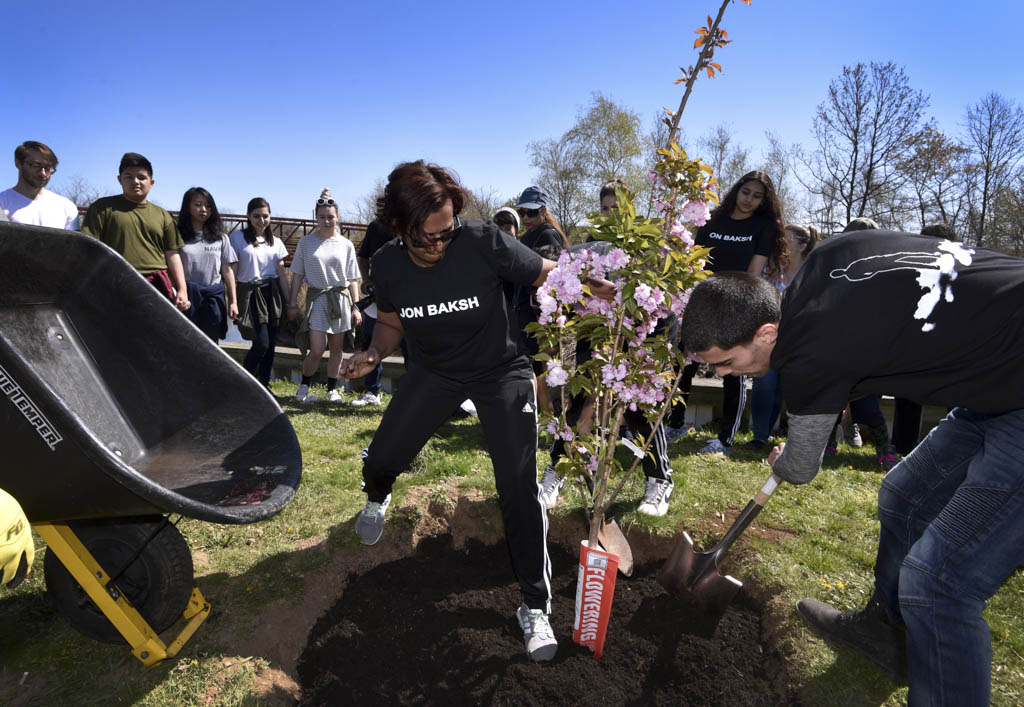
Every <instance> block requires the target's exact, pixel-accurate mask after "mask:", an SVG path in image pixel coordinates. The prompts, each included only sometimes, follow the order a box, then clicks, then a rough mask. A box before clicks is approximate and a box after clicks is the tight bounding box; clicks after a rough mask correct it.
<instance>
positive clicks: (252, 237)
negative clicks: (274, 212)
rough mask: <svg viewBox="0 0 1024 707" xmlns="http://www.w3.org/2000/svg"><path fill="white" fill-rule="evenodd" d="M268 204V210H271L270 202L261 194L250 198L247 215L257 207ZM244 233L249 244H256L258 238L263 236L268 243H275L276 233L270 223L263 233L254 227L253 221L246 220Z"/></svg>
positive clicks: (246, 210)
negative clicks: (271, 229)
mask: <svg viewBox="0 0 1024 707" xmlns="http://www.w3.org/2000/svg"><path fill="white" fill-rule="evenodd" d="M264 206H266V207H267V211H270V202H268V201H267V200H266V199H264V198H263V197H260V196H256V197H253V198H252V199H249V203H248V205H246V207H245V215H246V216H248V215H249V214H251V213H252V212H253V211H255V210H256V209H259V208H262V207H264ZM242 235H243V236H245V242H246V243H248V244H249V245H256V239H257V238H259V237H260V236H263V240H265V241H266V242H267V245H274V234H273V233H271V231H270V224H269V223H268V224H267V227H266V228H264V229H263V233H256V229H255V228H253V227H252V221H250V220H248V219H246V220H245V228H243V229H242Z"/></svg>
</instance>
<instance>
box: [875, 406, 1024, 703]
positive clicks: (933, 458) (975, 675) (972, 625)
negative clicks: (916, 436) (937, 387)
mask: <svg viewBox="0 0 1024 707" xmlns="http://www.w3.org/2000/svg"><path fill="white" fill-rule="evenodd" d="M1022 459H1024V410H1015V411H1012V412H1008V413H1003V414H1001V415H984V414H981V413H976V412H972V411H970V410H967V409H964V408H956V409H954V410H953V411H952V412H951V413H949V415H948V416H947V417H946V419H944V420H943V421H942V422H940V423H939V425H938V427H936V428H935V429H933V430H932V431H931V432H930V433H929V434H928V436H927V437H926V438H925V439H924V440H923V441H922V442H921V444H919V445H918V446H917V448H916V449H914V451H913V452H911V453H910V455H909V456H907V458H906V459H904V460H903V461H902V462H901V463H900V464H898V465H897V466H896V467H895V468H893V470H892V471H890V472H889V474H888V475H886V477H885V479H884V480H883V482H882V488H881V491H880V492H879V495H878V519H879V521H880V522H881V525H882V530H881V537H880V538H879V542H878V558H877V560H876V563H875V589H876V592H877V594H878V597H879V599H880V600H881V601H882V603H883V604H884V605H885V606H886V608H887V609H888V611H889V613H890V615H891V616H892V617H893V618H902V620H903V621H904V623H905V624H906V627H907V664H908V669H909V675H910V696H909V704H910V705H911V706H913V705H957V706H958V707H960V706H963V707H966V706H968V705H987V704H988V703H989V692H990V689H991V670H992V638H991V635H990V633H989V629H988V624H987V623H985V620H984V619H983V618H982V616H981V612H982V609H984V608H985V602H986V601H987V600H988V599H989V597H991V596H992V595H993V594H995V593H996V592H997V591H998V590H999V587H1000V586H1001V585H1002V583H1003V582H1004V581H1005V580H1006V578H1007V577H1009V576H1010V575H1011V574H1012V573H1013V572H1014V570H1016V568H1017V566H1018V565H1020V564H1021V563H1022V562H1024V466H1022V461H1021V460H1022Z"/></svg>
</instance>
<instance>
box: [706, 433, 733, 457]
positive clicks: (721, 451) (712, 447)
mask: <svg viewBox="0 0 1024 707" xmlns="http://www.w3.org/2000/svg"><path fill="white" fill-rule="evenodd" d="M731 450H732V447H727V446H725V445H724V444H722V440H720V439H718V437H712V438H711V441H710V442H708V443H707V444H705V445H704V448H703V449H701V450H700V453H701V454H715V455H718V456H723V457H727V456H729V452H730V451H731Z"/></svg>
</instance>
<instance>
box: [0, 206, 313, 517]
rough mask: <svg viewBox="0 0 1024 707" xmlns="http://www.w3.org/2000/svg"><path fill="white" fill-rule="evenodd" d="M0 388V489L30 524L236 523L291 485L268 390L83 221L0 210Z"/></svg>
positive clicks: (294, 452)
mask: <svg viewBox="0 0 1024 707" xmlns="http://www.w3.org/2000/svg"><path fill="white" fill-rule="evenodd" d="M0 393H2V396H0V450H2V459H3V461H2V463H0V487H3V488H4V489H6V490H7V491H8V492H9V493H11V494H12V495H13V496H14V497H15V498H17V499H18V501H19V502H20V503H21V505H22V507H23V508H24V510H25V513H26V515H27V516H28V519H29V521H31V522H33V523H36V522H43V521H46V522H56V521H66V520H73V519H82V518H116V517H124V516H138V515H149V514H153V513H180V514H182V515H186V516H189V517H193V518H198V519H201V520H206V521H212V522H217V523H251V522H255V521H259V520H263V519H265V518H269V517H271V516H273V515H274V514H276V513H278V512H279V511H280V510H281V509H282V508H284V506H285V505H286V504H287V503H288V501H289V500H290V499H291V497H292V496H293V495H294V493H295V490H296V489H297V488H298V485H299V479H300V477H301V474H302V455H301V451H300V449H299V443H298V439H297V438H296V436H295V431H294V430H293V429H292V426H291V423H290V422H289V421H288V418H287V416H286V415H285V414H284V413H283V412H282V410H281V408H280V406H279V405H278V404H277V402H276V400H275V399H274V397H273V396H272V395H270V393H269V392H268V391H267V390H266V389H264V388H263V386H261V385H260V384H259V383H258V382H257V381H256V380H254V379H253V378H252V376H250V375H249V374H248V373H247V372H246V371H244V370H243V369H242V368H241V367H240V366H238V364H237V363H235V362H234V361H233V360H232V359H231V357H229V356H228V355H226V354H225V353H224V352H222V351H221V350H220V347H218V346H217V345H216V344H214V343H213V342H212V341H210V339H208V338H207V337H206V336H205V335H204V334H203V333H202V332H201V331H199V329H197V328H196V327H195V326H193V325H192V323H191V322H190V321H188V319H186V318H185V317H184V316H182V315H181V313H179V312H178V311H177V310H176V309H175V307H174V306H173V305H172V304H171V303H170V302H169V301H168V300H167V299H166V298H165V297H164V296H163V295H161V294H160V293H159V292H158V291H157V290H156V288H154V287H153V286H152V285H151V284H149V283H148V282H147V281H146V280H145V279H144V278H143V277H142V276H140V275H139V274H138V273H137V272H136V271H135V269H134V268H132V267H131V266H130V265H129V264H128V263H127V262H126V261H125V260H124V259H123V258H122V257H121V256H120V255H118V254H117V253H116V252H114V251H113V250H111V249H110V248H108V247H107V246H105V245H104V244H102V243H100V242H99V241H98V240H96V239H94V238H92V237H90V236H87V235H84V234H80V233H76V232H70V231H60V230H55V229H48V228H38V227H34V226H24V225H20V224H12V223H0Z"/></svg>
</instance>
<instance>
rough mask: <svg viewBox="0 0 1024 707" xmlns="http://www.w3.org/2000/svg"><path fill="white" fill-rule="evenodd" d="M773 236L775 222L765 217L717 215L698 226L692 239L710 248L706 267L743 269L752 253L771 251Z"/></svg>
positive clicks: (758, 253)
mask: <svg viewBox="0 0 1024 707" xmlns="http://www.w3.org/2000/svg"><path fill="white" fill-rule="evenodd" d="M775 236H776V230H775V225H774V223H773V222H772V220H771V219H770V218H768V217H765V216H757V215H754V216H750V217H749V218H745V219H734V218H733V217H731V216H718V217H716V218H713V219H711V220H710V221H708V222H707V223H705V224H704V225H703V226H701V227H700V228H698V229H697V236H696V237H695V238H694V239H693V240H694V243H695V244H697V245H699V246H703V247H705V248H711V253H710V254H708V260H707V262H706V263H705V264H704V269H705V270H709V271H711V272H726V271H734V270H737V271H740V272H746V271H747V268H748V267H749V266H750V261H751V260H752V259H753V257H754V256H755V255H763V256H765V257H768V256H770V255H771V254H772V246H773V245H774V244H775Z"/></svg>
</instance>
